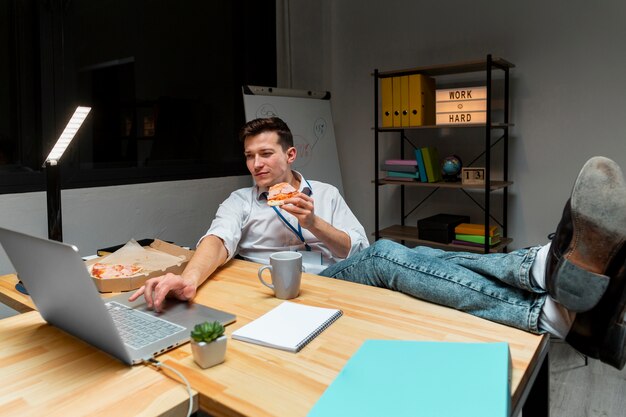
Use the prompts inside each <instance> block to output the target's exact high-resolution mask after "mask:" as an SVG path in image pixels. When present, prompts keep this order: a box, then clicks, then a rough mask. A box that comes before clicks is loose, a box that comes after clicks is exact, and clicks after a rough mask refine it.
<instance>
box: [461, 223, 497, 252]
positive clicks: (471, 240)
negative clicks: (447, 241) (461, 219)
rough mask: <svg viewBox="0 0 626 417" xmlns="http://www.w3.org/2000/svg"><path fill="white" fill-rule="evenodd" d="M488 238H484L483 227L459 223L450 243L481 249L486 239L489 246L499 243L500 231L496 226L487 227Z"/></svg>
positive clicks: (481, 225) (482, 225)
mask: <svg viewBox="0 0 626 417" xmlns="http://www.w3.org/2000/svg"><path fill="white" fill-rule="evenodd" d="M488 233H489V236H488V237H485V225H484V224H473V223H461V224H459V225H458V226H456V227H455V228H454V237H455V238H454V240H453V241H452V243H454V244H457V245H465V246H476V247H481V246H484V245H485V240H486V239H488V240H487V241H488V244H489V246H493V245H496V244H498V243H500V231H499V230H498V227H497V226H489V229H488Z"/></svg>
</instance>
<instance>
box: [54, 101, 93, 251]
mask: <svg viewBox="0 0 626 417" xmlns="http://www.w3.org/2000/svg"><path fill="white" fill-rule="evenodd" d="M90 111H91V107H80V106H79V107H77V108H76V111H75V112H74V114H73V115H72V118H71V119H70V121H69V122H68V124H67V126H65V129H64V130H63V133H61V136H60V137H59V140H57V143H56V144H55V145H54V147H53V148H52V150H51V151H50V154H49V155H48V157H47V158H46V161H45V162H44V165H43V166H44V168H46V198H47V201H48V238H49V239H52V240H58V241H59V242H61V241H63V230H62V227H61V226H62V225H61V181H60V178H59V166H58V163H59V159H61V156H63V152H65V150H66V149H67V147H68V146H69V145H70V143H71V142H72V139H74V136H76V132H78V129H80V127H81V125H82V124H83V122H84V121H85V118H86V117H87V115H88V114H89V112H90Z"/></svg>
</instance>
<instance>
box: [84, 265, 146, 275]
mask: <svg viewBox="0 0 626 417" xmlns="http://www.w3.org/2000/svg"><path fill="white" fill-rule="evenodd" d="M142 271H143V267H141V266H138V265H123V264H112V265H109V264H103V263H100V262H96V263H95V264H93V265H91V269H90V271H89V272H90V273H91V276H93V277H96V278H101V279H107V278H129V277H133V276H135V275H139V274H140V273H141V272H142Z"/></svg>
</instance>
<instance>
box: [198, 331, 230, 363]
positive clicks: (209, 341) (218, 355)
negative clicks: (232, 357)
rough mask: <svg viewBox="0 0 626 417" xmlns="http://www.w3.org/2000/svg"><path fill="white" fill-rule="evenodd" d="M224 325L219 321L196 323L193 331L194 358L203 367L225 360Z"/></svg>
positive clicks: (225, 339)
mask: <svg viewBox="0 0 626 417" xmlns="http://www.w3.org/2000/svg"><path fill="white" fill-rule="evenodd" d="M227 340H228V339H227V338H226V336H224V326H222V324H221V323H220V322H219V321H214V322H213V323H209V322H208V321H205V322H204V323H200V324H196V326H195V327H194V328H193V330H192V331H191V351H192V353H193V359H194V360H195V361H196V363H197V364H198V365H199V366H200V367H201V368H209V367H211V366H214V365H217V364H219V363H222V362H224V357H225V356H226V341H227Z"/></svg>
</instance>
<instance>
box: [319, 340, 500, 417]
mask: <svg viewBox="0 0 626 417" xmlns="http://www.w3.org/2000/svg"><path fill="white" fill-rule="evenodd" d="M510 366H511V360H510V356H509V347H508V344H507V343H453V342H420V341H403V340H367V341H365V342H364V343H363V345H362V346H361V347H360V348H359V350H358V351H357V352H356V353H355V354H354V355H353V356H352V357H351V358H350V360H348V362H347V363H346V365H345V366H344V367H343V369H342V370H341V371H340V372H339V375H337V378H335V380H334V381H333V382H332V383H331V384H330V385H329V386H328V388H327V389H326V391H324V393H323V394H322V396H321V397H320V399H319V400H318V402H317V403H316V404H315V405H314V406H313V408H312V409H311V411H310V412H309V414H308V417H335V416H336V417H350V416H359V417H370V416H371V417H374V416H376V417H380V416H394V417H404V416H407V417H408V416H411V417H495V416H497V417H508V416H509V408H510V401H511V393H510V376H511V370H510Z"/></svg>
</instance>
